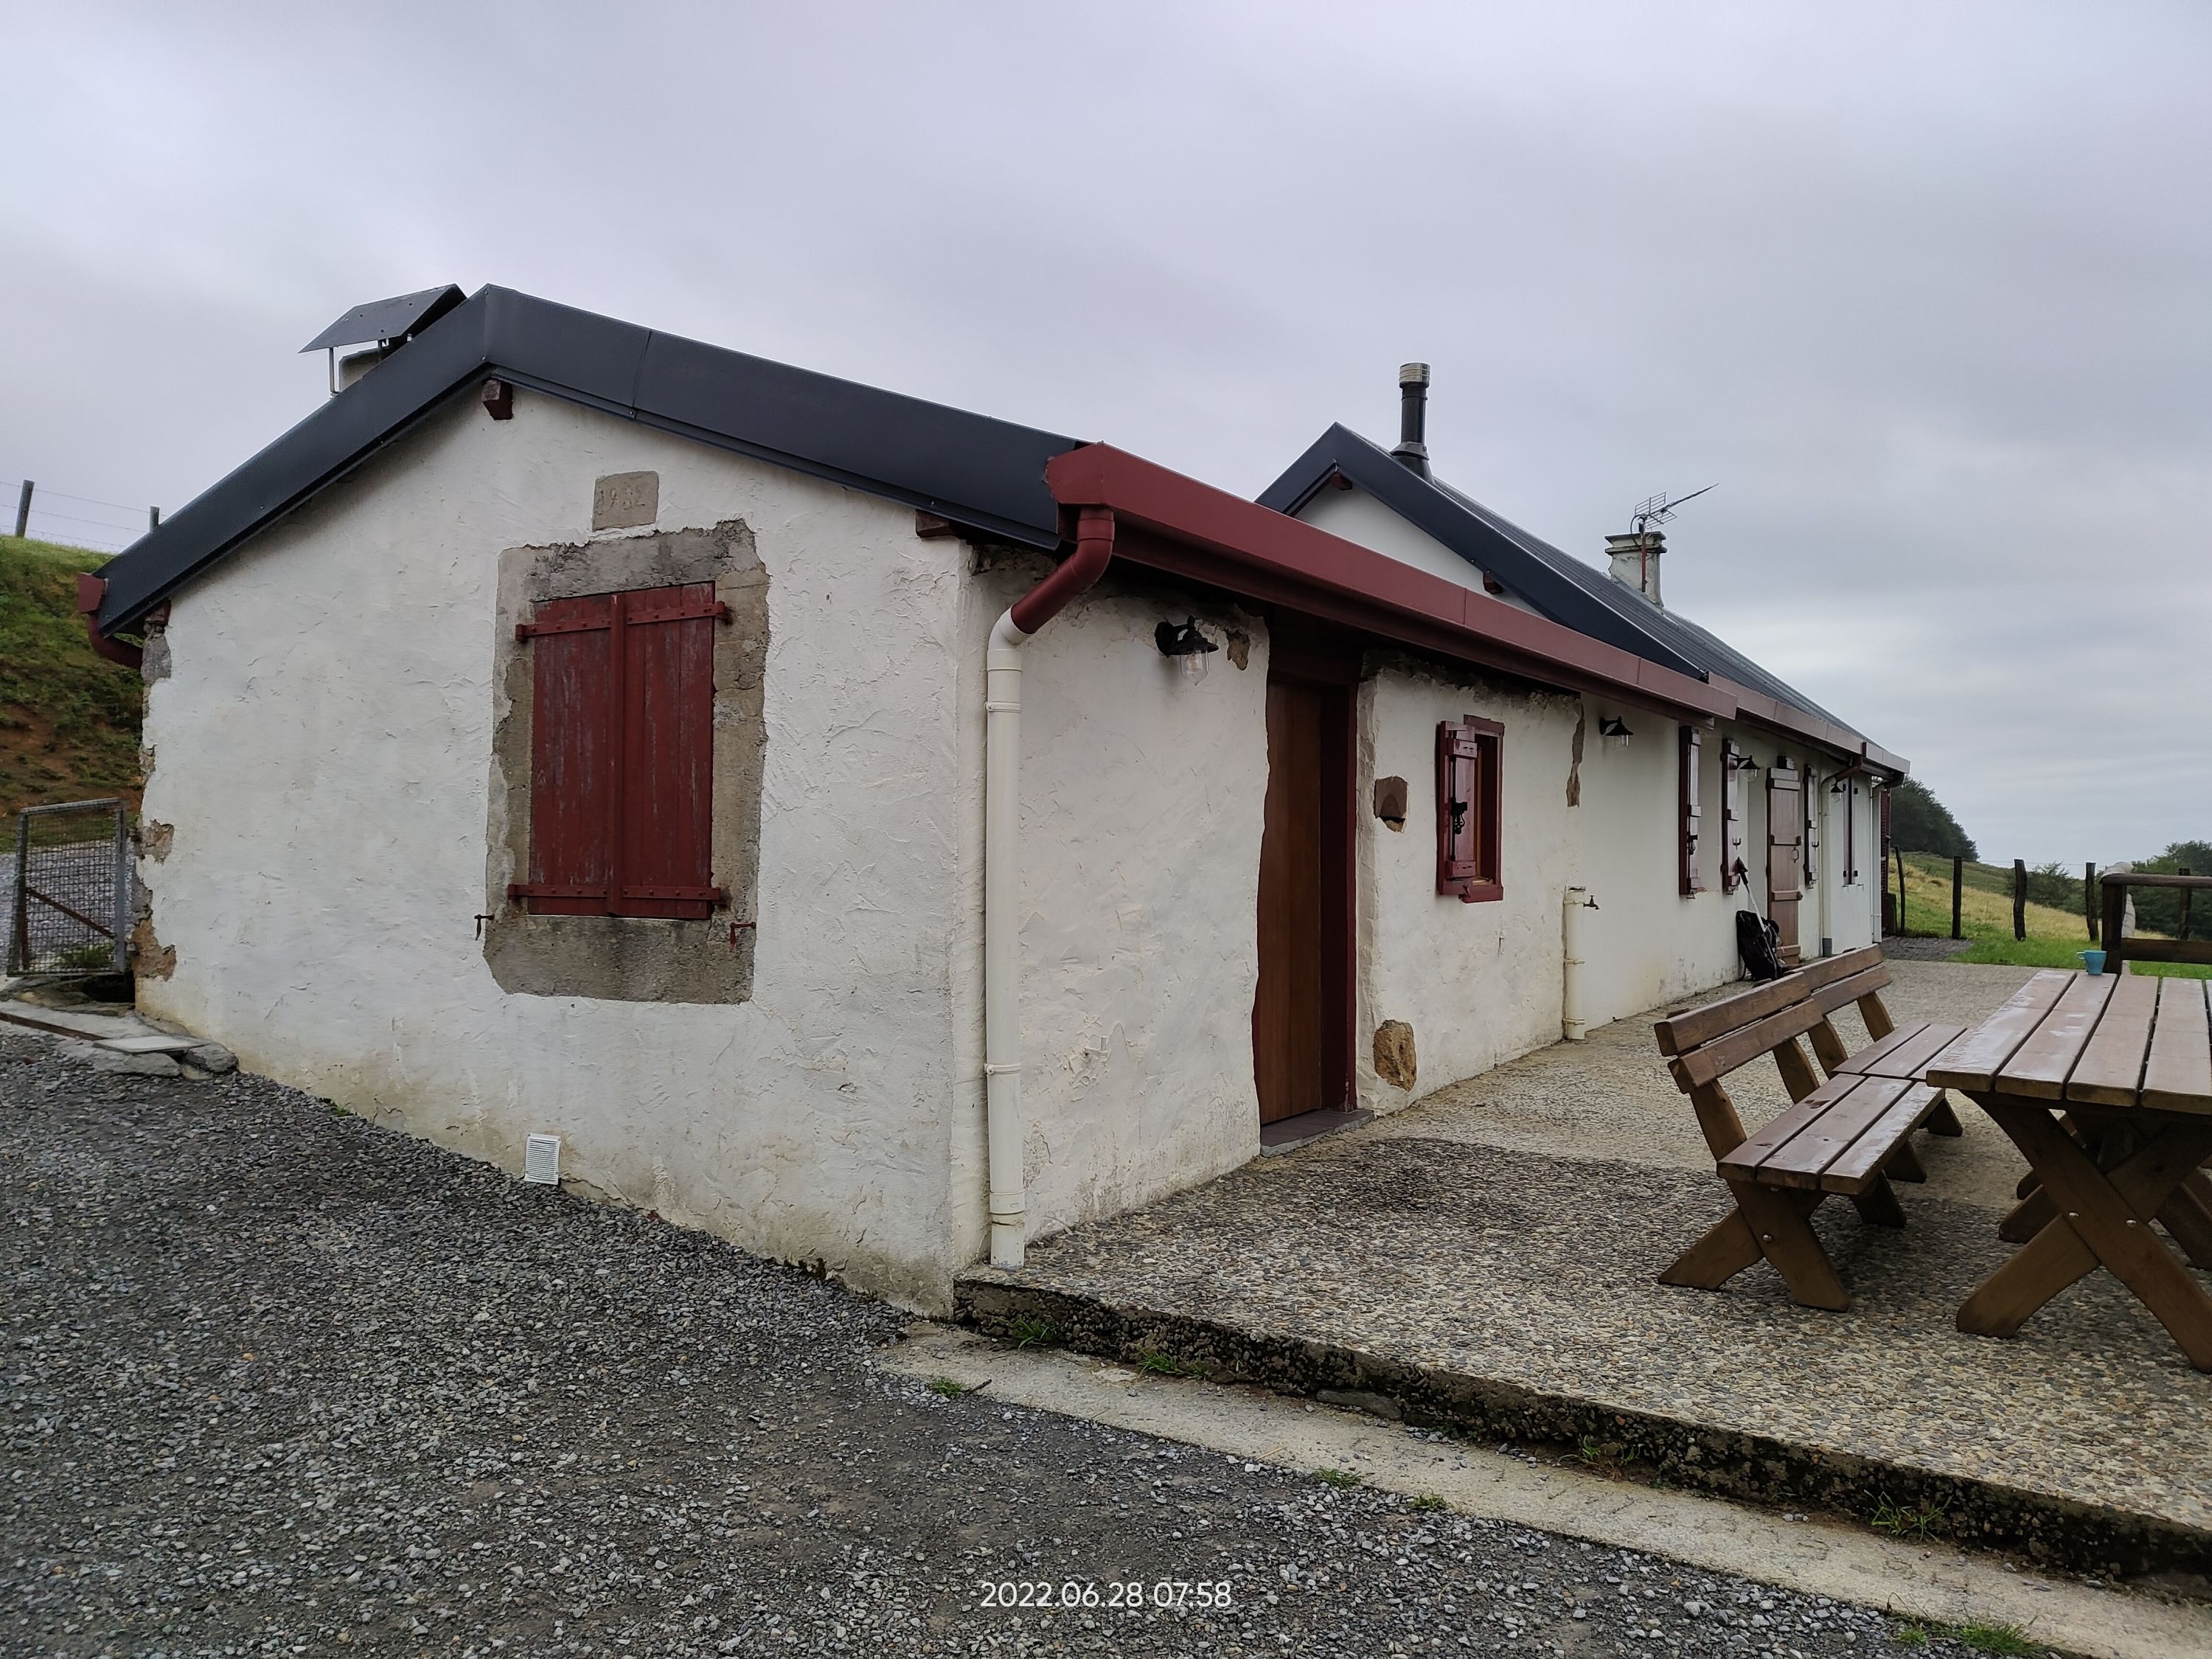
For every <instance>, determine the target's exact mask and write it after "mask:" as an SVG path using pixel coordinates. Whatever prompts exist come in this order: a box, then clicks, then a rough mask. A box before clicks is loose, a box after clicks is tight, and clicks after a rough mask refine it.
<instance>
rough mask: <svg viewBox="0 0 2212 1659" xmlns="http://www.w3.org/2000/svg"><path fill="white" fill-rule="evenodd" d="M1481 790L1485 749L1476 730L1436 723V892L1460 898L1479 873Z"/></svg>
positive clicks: (1440, 721) (1440, 722) (1446, 721)
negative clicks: (1483, 749)
mask: <svg viewBox="0 0 2212 1659" xmlns="http://www.w3.org/2000/svg"><path fill="white" fill-rule="evenodd" d="M1481 791H1482V750H1481V747H1480V744H1478V743H1477V742H1476V741H1475V738H1474V734H1473V733H1471V732H1468V731H1467V730H1466V728H1464V727H1463V726H1455V725H1454V724H1453V723H1452V722H1451V721H1449V720H1439V721H1438V722H1437V891H1438V892H1439V893H1443V894H1448V895H1449V896H1453V897H1458V896H1460V895H1461V894H1462V893H1464V892H1465V891H1466V890H1467V888H1468V884H1470V883H1472V882H1473V881H1474V879H1475V878H1476V876H1477V875H1478V874H1479V873H1480V869H1479V867H1478V865H1477V863H1476V859H1475V850H1476V845H1477V833H1476V826H1477V825H1478V824H1479V823H1480V822H1481V820H1480V817H1478V816H1477V808H1478V807H1479V806H1480V804H1481V803H1480V799H1479V797H1480V794H1481Z"/></svg>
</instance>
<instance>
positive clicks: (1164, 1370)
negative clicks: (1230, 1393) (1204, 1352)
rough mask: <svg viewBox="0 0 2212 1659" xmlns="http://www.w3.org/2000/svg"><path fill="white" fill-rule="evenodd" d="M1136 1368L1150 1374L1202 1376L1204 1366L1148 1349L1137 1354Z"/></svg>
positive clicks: (1204, 1370) (1204, 1369)
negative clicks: (1187, 1362)
mask: <svg viewBox="0 0 2212 1659" xmlns="http://www.w3.org/2000/svg"><path fill="white" fill-rule="evenodd" d="M1137 1369H1138V1370H1140V1371H1144V1372H1146V1373H1147V1374H1148V1375H1150V1376H1205V1375H1206V1367H1205V1366H1203V1365H1200V1364H1185V1363H1184V1362H1183V1361H1182V1360H1180V1359H1177V1358H1176V1357H1175V1356H1174V1355H1173V1354H1171V1353H1155V1352H1152V1351H1151V1350H1150V1349H1147V1350H1146V1352H1143V1353H1141V1354H1139V1355H1138V1356H1137Z"/></svg>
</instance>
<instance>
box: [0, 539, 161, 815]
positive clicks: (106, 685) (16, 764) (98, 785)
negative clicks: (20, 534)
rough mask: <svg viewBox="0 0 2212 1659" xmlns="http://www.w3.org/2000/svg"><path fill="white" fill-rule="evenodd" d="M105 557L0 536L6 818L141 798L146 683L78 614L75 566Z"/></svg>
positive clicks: (1, 799)
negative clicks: (39, 808)
mask: <svg viewBox="0 0 2212 1659" xmlns="http://www.w3.org/2000/svg"><path fill="white" fill-rule="evenodd" d="M106 561H107V556H106V554H104V553H99V552H94V551H93V550H90V549H88V548H82V547H62V546H58V545H56V544H53V543H52V542H38V541H30V540H27V539H22V538H17V537H14V536H0V823H4V821H5V820H6V819H7V818H9V817H11V816H12V815H13V814H14V812H15V810H16V809H17V808H18V807H21V806H27V805H36V804H38V803H40V802H43V801H57V800H76V799H84V798H86V797H88V796H94V795H118V794H119V795H125V796H127V797H130V798H131V799H132V800H133V801H134V802H135V801H136V799H137V792H138V786H139V777H138V727H139V720H140V715H141V713H142V711H143V708H144V702H145V696H144V690H145V689H144V687H143V684H141V683H140V681H139V678H138V676H137V672H136V671H133V670H131V669H129V668H125V667H124V666H122V665H120V664H118V663H111V662H106V661H104V660H102V659H100V657H99V656H98V655H96V654H95V653H94V651H93V648H92V645H91V642H90V641H88V640H87V639H86V637H85V632H84V623H83V622H82V620H80V619H79V617H78V616H77V614H76V574H77V572H79V571H80V570H96V569H98V568H100V566H101V565H102V564H104V563H106ZM11 833H12V832H11Z"/></svg>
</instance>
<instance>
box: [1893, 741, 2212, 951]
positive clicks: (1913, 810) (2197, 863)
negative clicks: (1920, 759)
mask: <svg viewBox="0 0 2212 1659" xmlns="http://www.w3.org/2000/svg"><path fill="white" fill-rule="evenodd" d="M1889 812H1890V817H1889V833H1890V839H1891V840H1892V841H1893V842H1895V844H1896V846H1897V848H1898V850H1899V851H1900V852H1905V853H1934V854H1938V855H1939V856H1941V857H1943V858H1947V859H1964V860H1966V862H1968V863H1969V864H1978V863H1979V862H1980V861H1981V854H1980V853H1979V852H1978V850H1977V849H1976V848H1975V846H1974V838H1973V837H1972V836H1969V835H1968V834H1967V833H1966V830H1965V829H1963V828H1961V827H1960V823H1959V820H1958V819H1956V818H1954V817H1952V816H1951V812H1950V809H1949V808H1948V807H1947V806H1945V805H1943V803H1942V801H1940V800H1937V799H1936V797H1935V795H1934V793H1932V792H1931V791H1930V790H1929V787H1928V786H1927V785H1926V784H1924V783H1923V782H1921V781H1920V780H1919V779H1917V778H1906V779H1905V780H1903V781H1901V782H1899V784H1898V786H1897V787H1896V788H1895V789H1893V791H1891V793H1890V807H1889ZM2135 867H2136V869H2138V870H2145V871H2151V872H2156V873H2159V874H2164V875H2172V874H2174V873H2175V872H2179V871H2183V870H2186V871H2188V872H2191V874H2193V875H2199V876H2212V842H2203V841H2178V842H2174V843H2172V845H2171V846H2169V847H2168V848H2166V851H2164V852H2163V853H2160V854H2159V855H2158V856H2157V857H2156V858H2148V859H2137V860H2135ZM2027 896H2028V901H2029V902H2031V903H2034V904H2047V905H2049V906H2051V908H2053V909H2057V910H2067V911H2070V912H2072V913H2073V914H2074V915H2077V916H2078V915H2084V914H2085V913H2086V909H2087V906H2086V904H2085V902H2084V898H2083V895H2082V892H2081V871H2080V870H2079V869H2078V868H2077V869H2074V870H2070V871H2069V870H2068V869H2067V868H2065V866H2063V865H2057V864H2041V865H2037V866H2033V868H2031V869H2030V870H2029V871H2028V872H2027ZM2133 896H2134V898H2135V902H2136V927H2140V928H2142V930H2143V931H2145V932H2146V933H2165V934H2166V935H2168V936H2169V937H2173V938H2179V937H2180V936H2181V895H2180V893H2179V891H2178V890H2175V889H2173V888H2171V887H2138V888H2136V889H2135V890H2133ZM2189 937H2191V938H2192V939H2208V938H2212V897H2206V896H2201V895H2200V896H2198V898H2197V901H2196V902H2195V903H2194V904H2193V905H2192V906H2191V909H2190V913H2189Z"/></svg>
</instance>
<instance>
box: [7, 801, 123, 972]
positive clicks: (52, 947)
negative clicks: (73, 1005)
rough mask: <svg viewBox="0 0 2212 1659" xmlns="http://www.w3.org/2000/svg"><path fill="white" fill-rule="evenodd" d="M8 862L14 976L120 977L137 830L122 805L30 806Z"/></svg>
mask: <svg viewBox="0 0 2212 1659" xmlns="http://www.w3.org/2000/svg"><path fill="white" fill-rule="evenodd" d="M11 851H12V856H11V857H10V858H9V861H8V890H7V892H6V894H5V898H6V901H7V904H6V914H7V921H8V946H7V953H6V962H7V971H8V972H9V973H10V974H105V973H120V972H122V971H123V970H124V969H125V968H126V967H127V965H128V961H129V958H128V956H127V951H128V949H129V934H130V932H131V826H130V816H129V811H128V809H127V808H126V807H125V805H124V803H123V802H121V801H119V800H80V801H68V802H64V803H63V804H61V805H54V806H27V807H25V808H24V809H23V810H22V811H21V812H20V813H18V814H17V815H16V818H15V847H14V848H12V849H11Z"/></svg>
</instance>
